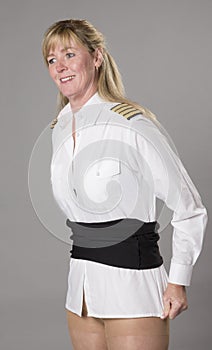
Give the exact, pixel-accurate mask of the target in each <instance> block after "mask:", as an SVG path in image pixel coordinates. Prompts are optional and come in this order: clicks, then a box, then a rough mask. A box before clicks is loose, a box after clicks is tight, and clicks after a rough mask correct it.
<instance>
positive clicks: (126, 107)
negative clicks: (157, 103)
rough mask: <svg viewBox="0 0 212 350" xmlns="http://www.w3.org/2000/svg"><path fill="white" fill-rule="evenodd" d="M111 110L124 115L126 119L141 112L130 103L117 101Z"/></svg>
mask: <svg viewBox="0 0 212 350" xmlns="http://www.w3.org/2000/svg"><path fill="white" fill-rule="evenodd" d="M111 111H113V112H116V113H118V114H120V115H122V116H123V117H125V118H126V119H128V120H129V119H131V118H133V117H135V116H136V115H138V114H142V112H141V111H140V110H139V109H137V108H135V107H133V106H132V105H130V104H127V103H119V104H117V105H115V106H114V107H112V108H111Z"/></svg>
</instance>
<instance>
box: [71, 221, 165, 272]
mask: <svg viewBox="0 0 212 350" xmlns="http://www.w3.org/2000/svg"><path fill="white" fill-rule="evenodd" d="M66 224H67V226H69V227H71V229H72V232H73V235H72V236H71V239H73V246H72V250H71V253H72V254H71V256H72V258H75V259H84V260H90V261H95V262H99V263H102V264H107V265H110V266H115V267H124V268H130V269H150V268H155V267H159V266H160V265H162V263H163V259H162V257H161V255H160V252H159V247H158V243H157V242H158V240H159V238H160V237H159V234H158V232H157V229H158V227H159V224H158V223H157V221H153V222H148V223H144V222H142V221H140V220H137V219H118V220H113V221H107V222H100V223H84V222H73V221H70V220H69V219H67V221H66Z"/></svg>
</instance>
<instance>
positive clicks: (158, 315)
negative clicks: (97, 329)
mask: <svg viewBox="0 0 212 350" xmlns="http://www.w3.org/2000/svg"><path fill="white" fill-rule="evenodd" d="M65 308H66V309H67V310H68V311H71V312H73V313H75V314H77V315H78V316H80V317H82V316H81V313H78V312H77V311H76V310H74V309H71V308H70V307H69V306H68V305H67V304H66V305H65ZM161 316H162V313H154V312H152V313H140V314H127V315H123V314H116V315H114V314H112V315H110V314H97V313H95V312H88V313H87V317H96V318H138V317H159V318H161Z"/></svg>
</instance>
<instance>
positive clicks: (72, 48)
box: [47, 46, 75, 58]
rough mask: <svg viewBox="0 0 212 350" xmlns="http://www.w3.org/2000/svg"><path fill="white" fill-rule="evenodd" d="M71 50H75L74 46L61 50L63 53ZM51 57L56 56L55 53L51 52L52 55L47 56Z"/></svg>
mask: <svg viewBox="0 0 212 350" xmlns="http://www.w3.org/2000/svg"><path fill="white" fill-rule="evenodd" d="M69 49H71V50H75V48H74V47H72V46H67V47H64V48H63V49H62V50H61V52H64V51H67V50H69ZM50 56H54V53H53V52H50V53H49V54H48V55H47V58H48V57H50Z"/></svg>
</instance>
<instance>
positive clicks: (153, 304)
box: [65, 258, 168, 318]
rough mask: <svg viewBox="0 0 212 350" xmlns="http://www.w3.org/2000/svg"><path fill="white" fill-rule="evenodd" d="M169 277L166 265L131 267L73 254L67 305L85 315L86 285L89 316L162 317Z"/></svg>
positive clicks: (73, 310)
mask: <svg viewBox="0 0 212 350" xmlns="http://www.w3.org/2000/svg"><path fill="white" fill-rule="evenodd" d="M167 281H168V276H167V273H166V271H165V268H164V266H163V265H161V266H160V267H158V268H155V269H149V270H132V269H125V268H120V267H114V266H108V265H107V266H106V265H104V264H101V263H96V262H93V261H87V260H80V259H73V258H71V259H70V270H69V276H68V292H67V297H66V303H65V307H66V308H67V309H68V310H70V311H72V312H74V313H76V314H77V315H79V316H81V315H82V314H81V310H82V300H83V287H84V290H85V300H86V306H87V310H88V316H93V317H108V318H115V317H120V318H128V317H148V316H155V317H161V315H162V312H163V292H164V290H165V288H166V286H167Z"/></svg>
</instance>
